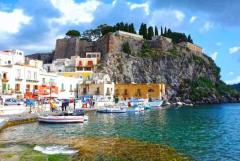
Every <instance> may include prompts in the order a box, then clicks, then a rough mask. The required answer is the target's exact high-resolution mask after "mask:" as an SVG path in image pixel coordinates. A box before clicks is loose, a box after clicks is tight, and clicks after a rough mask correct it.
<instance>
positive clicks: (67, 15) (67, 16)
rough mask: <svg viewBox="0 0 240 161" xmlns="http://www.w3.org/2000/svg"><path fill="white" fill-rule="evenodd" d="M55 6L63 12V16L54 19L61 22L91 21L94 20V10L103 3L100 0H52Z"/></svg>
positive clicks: (77, 22)
mask: <svg viewBox="0 0 240 161" xmlns="http://www.w3.org/2000/svg"><path fill="white" fill-rule="evenodd" d="M51 3H52V4H53V6H54V7H55V8H57V9H58V10H59V11H60V12H61V14H62V15H61V17H60V18H57V19H53V21H55V22H58V23H60V24H68V23H71V24H76V25H77V24H80V23H91V22H92V21H93V20H94V15H93V14H94V12H95V11H96V9H97V7H98V6H99V5H100V4H101V2H100V1H98V0H87V1H85V2H81V3H76V2H74V0H51Z"/></svg>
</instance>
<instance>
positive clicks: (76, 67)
mask: <svg viewBox="0 0 240 161" xmlns="http://www.w3.org/2000/svg"><path fill="white" fill-rule="evenodd" d="M100 60H101V53H100V52H86V53H85V57H84V58H81V57H80V56H72V57H71V58H70V59H69V58H64V59H56V60H54V61H53V62H52V63H51V64H44V65H43V68H44V69H45V70H46V71H47V72H54V73H56V72H57V73H58V74H59V75H62V76H66V77H75V78H83V79H84V80H90V79H91V78H92V74H93V69H94V66H96V65H97V64H98V63H99V62H100Z"/></svg>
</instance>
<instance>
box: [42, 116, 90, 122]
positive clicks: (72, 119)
mask: <svg viewBox="0 0 240 161" xmlns="http://www.w3.org/2000/svg"><path fill="white" fill-rule="evenodd" d="M87 120H88V116H86V115H85V116H39V117H38V121H39V122H45V123H83V122H84V121H87Z"/></svg>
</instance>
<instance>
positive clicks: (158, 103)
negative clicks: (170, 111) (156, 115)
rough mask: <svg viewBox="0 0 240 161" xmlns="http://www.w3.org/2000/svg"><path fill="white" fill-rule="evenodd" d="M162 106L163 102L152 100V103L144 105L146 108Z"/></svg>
mask: <svg viewBox="0 0 240 161" xmlns="http://www.w3.org/2000/svg"><path fill="white" fill-rule="evenodd" d="M162 104H163V101H162V100H154V101H149V102H148V103H147V104H146V107H150V108H151V107H160V106H162Z"/></svg>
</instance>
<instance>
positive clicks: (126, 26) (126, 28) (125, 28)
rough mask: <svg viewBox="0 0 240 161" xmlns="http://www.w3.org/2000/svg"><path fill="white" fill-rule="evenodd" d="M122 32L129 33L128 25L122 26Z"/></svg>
mask: <svg viewBox="0 0 240 161" xmlns="http://www.w3.org/2000/svg"><path fill="white" fill-rule="evenodd" d="M123 31H126V32H129V25H128V23H125V24H124V30H123Z"/></svg>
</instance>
